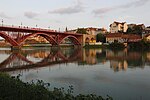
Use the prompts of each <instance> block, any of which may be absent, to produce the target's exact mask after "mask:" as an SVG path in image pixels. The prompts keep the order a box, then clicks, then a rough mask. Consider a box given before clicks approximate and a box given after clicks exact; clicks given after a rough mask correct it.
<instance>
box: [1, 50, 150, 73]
mask: <svg viewBox="0 0 150 100" xmlns="http://www.w3.org/2000/svg"><path fill="white" fill-rule="evenodd" d="M0 55H1V57H3V55H9V56H8V57H7V58H6V59H5V60H3V61H1V63H0V71H16V70H24V69H28V70H29V69H31V68H32V69H33V68H38V67H46V66H51V65H55V64H61V63H73V62H77V63H78V65H96V64H103V65H104V64H105V63H106V62H109V63H110V68H111V69H113V70H114V71H115V72H117V71H126V70H127V69H128V68H142V69H143V68H144V67H145V66H146V65H148V66H149V65H150V63H149V62H150V51H149V52H148V51H147V52H140V51H128V50H127V49H125V50H123V51H111V50H107V49H106V50H103V49H82V48H50V49H31V50H30V49H29V50H21V51H11V50H0Z"/></svg>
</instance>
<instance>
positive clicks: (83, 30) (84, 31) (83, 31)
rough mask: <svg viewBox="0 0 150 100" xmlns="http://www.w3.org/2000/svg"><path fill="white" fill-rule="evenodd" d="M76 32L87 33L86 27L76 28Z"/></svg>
mask: <svg viewBox="0 0 150 100" xmlns="http://www.w3.org/2000/svg"><path fill="white" fill-rule="evenodd" d="M77 33H80V34H87V32H86V29H84V28H78V30H77Z"/></svg>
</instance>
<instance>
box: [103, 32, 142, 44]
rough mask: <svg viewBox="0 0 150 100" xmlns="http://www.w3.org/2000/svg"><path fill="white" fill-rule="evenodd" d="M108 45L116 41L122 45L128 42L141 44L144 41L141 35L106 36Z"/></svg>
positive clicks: (116, 34) (121, 34) (118, 34)
mask: <svg viewBox="0 0 150 100" xmlns="http://www.w3.org/2000/svg"><path fill="white" fill-rule="evenodd" d="M105 36H106V43H113V42H114V41H118V42H120V43H127V42H139V41H141V40H142V37H141V36H140V35H135V34H123V33H113V34H106V35H105Z"/></svg>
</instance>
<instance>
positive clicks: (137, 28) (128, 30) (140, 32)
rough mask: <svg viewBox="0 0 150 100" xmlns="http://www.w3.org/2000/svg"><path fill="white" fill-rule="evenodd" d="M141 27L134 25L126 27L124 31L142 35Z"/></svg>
mask: <svg viewBox="0 0 150 100" xmlns="http://www.w3.org/2000/svg"><path fill="white" fill-rule="evenodd" d="M142 32H143V28H142V26H139V25H136V26H134V27H133V28H128V29H127V32H126V33H131V34H137V35H142Z"/></svg>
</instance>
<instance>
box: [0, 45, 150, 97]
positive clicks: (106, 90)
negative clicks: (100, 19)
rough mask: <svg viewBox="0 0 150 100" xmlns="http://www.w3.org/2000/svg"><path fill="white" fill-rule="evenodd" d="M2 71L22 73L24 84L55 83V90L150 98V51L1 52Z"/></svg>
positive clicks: (59, 50) (57, 49)
mask: <svg viewBox="0 0 150 100" xmlns="http://www.w3.org/2000/svg"><path fill="white" fill-rule="evenodd" d="M0 71H5V72H7V73H9V74H11V75H18V74H21V75H22V80H23V81H31V80H36V79H41V80H44V81H46V82H49V83H51V86H52V87H64V88H68V86H70V85H73V86H74V92H75V93H76V94H79V93H83V94H84V93H85V94H86V93H88V94H90V93H95V94H97V95H102V96H106V95H108V94H109V95H110V96H112V97H113V98H114V99H115V100H141V97H142V98H143V100H149V98H150V95H149V93H150V84H149V83H150V77H149V76H150V73H149V72H150V51H145V52H141V51H128V50H126V49H125V50H123V51H111V50H107V49H83V48H46V49H41V48H36V49H23V50H20V51H11V50H0ZM114 72H115V73H114ZM116 72H117V73H116ZM139 98H140V99H139Z"/></svg>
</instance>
